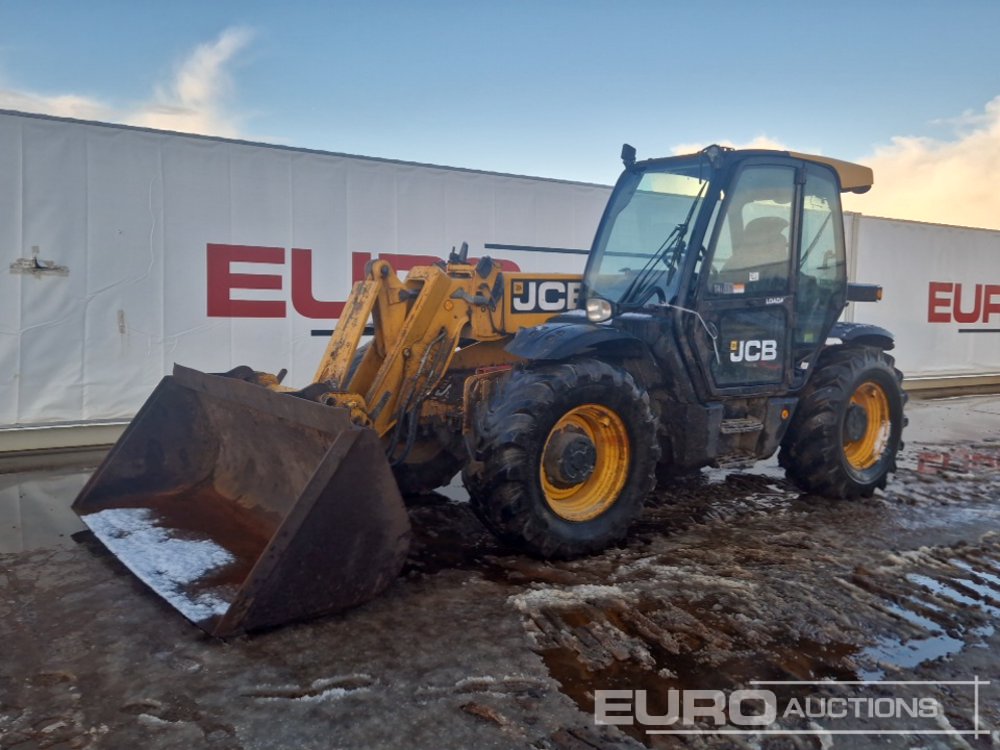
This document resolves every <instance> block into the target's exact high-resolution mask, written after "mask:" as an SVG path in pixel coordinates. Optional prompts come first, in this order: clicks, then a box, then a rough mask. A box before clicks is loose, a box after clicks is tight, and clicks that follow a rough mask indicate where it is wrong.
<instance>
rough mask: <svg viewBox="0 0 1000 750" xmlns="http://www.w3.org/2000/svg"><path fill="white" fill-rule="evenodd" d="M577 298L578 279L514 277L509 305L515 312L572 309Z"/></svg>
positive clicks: (578, 289)
mask: <svg viewBox="0 0 1000 750" xmlns="http://www.w3.org/2000/svg"><path fill="white" fill-rule="evenodd" d="M579 298H580V282H579V281H569V280H567V279H523V280H522V279H516V280H514V281H513V282H512V283H511V307H512V309H513V311H514V312H516V313H539V312H563V311H564V310H574V309H576V306H577V301H578V300H579Z"/></svg>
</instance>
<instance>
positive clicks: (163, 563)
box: [85, 508, 235, 622]
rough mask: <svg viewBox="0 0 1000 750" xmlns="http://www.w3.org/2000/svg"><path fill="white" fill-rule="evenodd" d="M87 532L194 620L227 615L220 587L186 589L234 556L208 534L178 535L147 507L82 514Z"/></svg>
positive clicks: (228, 562)
mask: <svg viewBox="0 0 1000 750" xmlns="http://www.w3.org/2000/svg"><path fill="white" fill-rule="evenodd" d="M85 520H86V523H87V525H88V526H89V527H90V529H91V531H93V532H94V534H95V535H96V536H97V537H98V538H99V539H100V540H101V541H102V542H103V543H104V544H105V546H107V548H108V549H110V550H111V551H112V552H113V553H114V554H115V556H116V557H117V558H118V559H119V560H121V561H122V562H123V563H125V565H127V566H128V568H129V569H130V570H131V571H132V572H133V573H135V574H136V576H138V577H139V578H140V579H141V580H142V581H143V582H144V583H145V584H146V585H148V586H149V587H150V588H152V589H153V590H154V591H156V593H158V594H159V595H160V596H162V597H163V598H164V599H166V600H167V601H168V602H170V604H172V605H173V606H174V607H176V608H177V609H178V610H179V611H180V612H181V613H182V614H183V615H184V616H185V617H187V618H188V619H189V620H192V621H193V622H201V621H203V620H207V619H209V618H211V617H217V616H221V615H223V614H225V612H226V610H227V609H229V605H230V602H229V601H226V600H225V599H223V598H222V597H221V596H219V594H218V592H214V591H202V592H198V593H197V594H193V595H190V594H187V593H185V592H184V591H183V590H182V587H183V586H186V585H189V584H192V583H195V582H196V581H198V580H199V579H201V578H203V577H204V576H206V575H208V574H209V573H211V572H212V571H215V570H218V569H220V568H223V567H225V566H226V565H229V564H230V563H232V562H233V561H234V560H235V558H234V557H233V555H232V554H231V553H230V552H229V551H228V550H227V549H225V548H224V547H220V546H219V545H218V544H216V543H215V542H213V541H210V540H208V539H177V538H175V537H173V536H171V530H170V529H165V528H162V527H160V526H156V525H155V516H154V514H153V512H152V511H151V510H150V509H149V508H110V509H108V510H102V511H100V512H98V513H91V514H90V515H88V516H86V519H85Z"/></svg>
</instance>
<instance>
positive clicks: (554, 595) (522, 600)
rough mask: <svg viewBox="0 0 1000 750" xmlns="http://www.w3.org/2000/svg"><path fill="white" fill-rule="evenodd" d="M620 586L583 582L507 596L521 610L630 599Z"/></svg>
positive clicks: (509, 601) (531, 610)
mask: <svg viewBox="0 0 1000 750" xmlns="http://www.w3.org/2000/svg"><path fill="white" fill-rule="evenodd" d="M629 598H630V597H629V595H628V594H627V593H626V592H625V591H624V590H623V589H622V588H621V587H620V586H602V585H596V584H589V583H586V584H581V585H579V586H569V587H567V588H559V589H557V588H536V589H531V590H530V591H525V592H524V593H523V594H515V595H513V596H511V597H508V598H507V602H508V603H509V604H513V605H514V606H515V607H516V608H517V609H518V610H519V611H521V612H533V611H537V610H538V609H539V608H541V607H556V608H559V607H575V606H578V605H579V604H581V603H583V602H587V601H592V600H594V599H597V600H602V599H629Z"/></svg>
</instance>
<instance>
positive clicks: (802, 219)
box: [583, 146, 872, 398]
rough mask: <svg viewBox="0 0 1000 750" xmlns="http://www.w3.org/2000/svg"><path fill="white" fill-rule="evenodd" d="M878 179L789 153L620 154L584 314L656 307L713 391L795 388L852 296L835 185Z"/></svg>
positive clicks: (706, 390)
mask: <svg viewBox="0 0 1000 750" xmlns="http://www.w3.org/2000/svg"><path fill="white" fill-rule="evenodd" d="M871 183H872V173H871V170H870V169H868V168H866V167H862V166H860V165H856V164H850V163H848V162H842V161H839V160H833V159H828V158H826V157H815V156H809V155H805V154H798V153H793V152H787V151H765V150H738V151H737V150H732V149H725V148H722V147H719V146H710V147H709V148H707V149H705V150H703V151H701V152H699V153H697V154H691V155H687V156H679V157H672V158H666V159H651V160H648V161H642V162H631V163H630V162H629V161H626V170H625V172H624V173H623V174H622V176H621V178H620V179H619V180H618V183H617V185H616V186H615V189H614V192H613V194H612V196H611V198H610V200H609V201H608V206H607V208H606V210H605V213H604V216H603V218H602V220H601V223H600V226H599V227H598V231H597V234H596V237H595V239H594V245H593V248H592V251H591V254H590V257H589V259H588V263H587V268H586V271H585V274H584V295H583V296H584V298H585V299H586V301H587V302H586V303H587V309H588V317H589V318H590V320H591V321H592V322H600V321H602V320H608V319H611V318H612V317H614V316H616V315H618V314H620V313H625V312H640V313H642V312H645V313H654V314H657V313H658V314H659V315H660V316H661V317H662V318H663V319H664V320H665V321H666V324H667V328H668V329H669V328H671V327H672V328H673V334H674V335H675V336H676V337H677V341H678V345H679V347H680V348H681V350H682V352H683V354H684V355H685V357H684V358H685V360H687V361H689V362H696V363H697V365H696V369H697V370H698V374H699V375H700V377H694V378H693V379H694V380H696V381H700V385H701V386H702V387H701V388H699V390H700V391H702V393H703V395H704V396H706V397H709V398H722V397H725V396H726V395H752V393H753V392H757V391H759V392H762V393H763V392H765V391H767V392H771V393H773V392H776V391H791V390H795V389H796V388H798V387H799V386H801V385H802V384H803V383H804V382H805V379H806V371H807V370H808V368H809V366H810V363H811V362H812V361H814V359H815V356H816V354H817V353H818V351H819V349H820V347H821V345H822V344H823V342H824V340H825V338H826V332H827V331H828V330H829V328H830V326H831V325H832V324H833V322H834V321H835V320H836V319H837V317H839V315H840V313H841V311H842V309H843V307H844V303H845V302H846V294H847V274H846V259H845V250H844V236H843V218H842V212H841V205H840V193H841V192H842V191H847V190H850V191H854V192H864V191H865V190H867V189H868V188H869V187H870V186H871ZM664 333H667V331H666V330H665V331H664ZM692 375H695V373H694V372H692ZM748 389H749V390H748Z"/></svg>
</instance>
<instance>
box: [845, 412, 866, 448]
mask: <svg viewBox="0 0 1000 750" xmlns="http://www.w3.org/2000/svg"><path fill="white" fill-rule="evenodd" d="M867 432H868V412H867V411H866V410H865V407H863V406H861V405H860V404H851V405H850V406H849V407H848V408H847V418H846V419H845V420H844V433H845V434H844V437H846V438H847V439H848V440H850V441H852V442H853V441H855V440H861V438H863V437H864V436H865V434H866V433H867Z"/></svg>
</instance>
